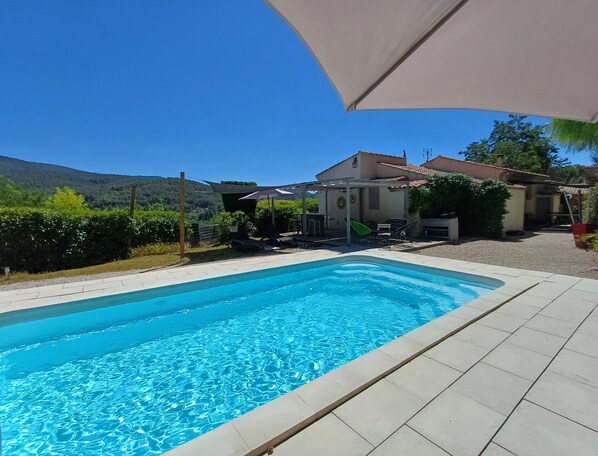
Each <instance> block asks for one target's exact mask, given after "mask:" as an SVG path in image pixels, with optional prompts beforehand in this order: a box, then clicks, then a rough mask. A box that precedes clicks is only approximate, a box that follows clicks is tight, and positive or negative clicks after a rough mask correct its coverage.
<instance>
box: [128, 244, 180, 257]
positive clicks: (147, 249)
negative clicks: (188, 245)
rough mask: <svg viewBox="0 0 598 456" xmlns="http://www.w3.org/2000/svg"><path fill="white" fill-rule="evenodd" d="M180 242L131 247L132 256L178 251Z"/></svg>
mask: <svg viewBox="0 0 598 456" xmlns="http://www.w3.org/2000/svg"><path fill="white" fill-rule="evenodd" d="M178 252H179V245H178V244H163V243H158V244H149V245H142V246H141V247H135V248H134V249H131V258H139V257H144V256H149V255H165V254H167V253H178Z"/></svg>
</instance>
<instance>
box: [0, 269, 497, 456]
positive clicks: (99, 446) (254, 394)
mask: <svg viewBox="0 0 598 456" xmlns="http://www.w3.org/2000/svg"><path fill="white" fill-rule="evenodd" d="M499 285H500V282H498V281H492V280H489V279H482V278H479V277H476V276H466V275H458V274H451V273H447V272H443V271H440V270H432V269H426V268H421V267H412V266H408V265H406V264H402V263H397V262H392V261H386V260H379V261H378V260H373V259H372V258H369V259H367V261H366V260H364V259H360V258H353V259H338V260H326V261H320V262H314V263H308V264H302V265H296V266H292V267H283V268H276V269H274V270H267V271H260V272H254V273H249V274H242V275H237V276H232V277H226V278H221V279H212V280H204V281H201V282H195V283H191V284H184V285H179V286H173V287H164V288H160V289H155V290H150V291H144V292H138V293H130V294H128V295H123V296H116V297H107V298H100V299H94V300H89V301H86V302H81V303H75V304H70V305H67V306H51V307H48V308H45V309H39V310H34V311H25V312H19V313H15V314H12V315H10V314H9V315H0V324H3V325H4V326H3V327H0V334H1V335H2V337H1V338H0V395H1V398H2V400H1V403H0V422H1V423H2V431H3V435H2V436H3V449H4V451H5V454H42V453H43V454H50V453H52V452H54V453H56V454H63V455H67V454H77V455H79V454H98V453H104V454H120V453H126V454H152V453H154V454H160V453H163V452H165V451H167V450H169V449H172V448H174V447H176V446H178V445H180V444H182V443H184V442H186V441H189V440H191V439H193V438H195V437H197V436H199V435H201V434H203V433H205V432H208V431H210V430H212V429H214V428H216V427H218V426H219V425H221V424H223V423H225V422H227V421H230V420H232V419H234V418H236V417H238V416H240V415H242V414H244V413H246V412H248V411H250V410H252V409H254V408H255V407H258V406H260V405H262V404H264V403H266V402H268V401H270V400H272V399H274V398H276V397H278V396H280V395H283V394H285V393H286V392H289V391H291V390H293V389H295V388H297V387H299V386H301V385H303V384H305V383H307V382H309V381H310V380H313V379H315V378H317V377H320V376H321V375H323V374H325V373H327V372H330V371H331V370H333V369H335V368H337V367H339V366H341V365H343V364H345V363H347V362H349V361H351V360H353V359H355V358H357V357H359V356H361V355H363V354H365V353H367V352H369V351H371V350H373V349H375V348H377V347H379V346H381V345H383V344H385V343H386V342H389V341H390V340H393V339H395V338H396V337H399V336H401V335H402V334H405V333H406V332H409V331H411V330H412V329H415V328H417V327H419V326H421V325H422V324H425V323H426V322H428V321H430V320H433V319H435V318H437V317H438V316H440V315H443V314H444V313H447V312H449V311H451V310H453V309H455V308H457V307H459V306H460V305H462V304H464V303H466V302H468V301H471V300H473V299H475V298H477V297H479V296H481V295H482V294H484V293H486V292H488V291H490V290H492V289H494V288H496V287H497V286H499ZM7 323H10V324H7Z"/></svg>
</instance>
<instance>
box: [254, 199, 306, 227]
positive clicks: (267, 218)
mask: <svg viewBox="0 0 598 456" xmlns="http://www.w3.org/2000/svg"><path fill="white" fill-rule="evenodd" d="M296 215H297V210H296V209H295V205H294V204H293V205H290V206H289V205H285V206H280V207H274V223H275V225H276V228H277V229H278V231H280V232H285V231H287V229H288V227H289V220H291V218H293V217H296ZM255 223H256V224H257V225H258V226H260V225H271V224H272V208H270V207H258V208H257V210H256V211H255Z"/></svg>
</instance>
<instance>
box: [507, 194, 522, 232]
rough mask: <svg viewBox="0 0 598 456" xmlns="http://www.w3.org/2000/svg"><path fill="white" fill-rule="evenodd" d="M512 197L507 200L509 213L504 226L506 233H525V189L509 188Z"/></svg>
mask: <svg viewBox="0 0 598 456" xmlns="http://www.w3.org/2000/svg"><path fill="white" fill-rule="evenodd" d="M509 193H511V197H510V198H509V199H508V200H507V213H506V214H505V216H504V219H503V224H504V230H505V231H523V222H524V212H525V206H526V200H525V189H523V188H509Z"/></svg>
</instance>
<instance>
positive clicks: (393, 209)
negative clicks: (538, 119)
mask: <svg viewBox="0 0 598 456" xmlns="http://www.w3.org/2000/svg"><path fill="white" fill-rule="evenodd" d="M444 159H446V157H437V158H436V159H434V160H431V161H429V162H427V163H425V164H424V165H422V166H416V165H411V164H408V163H407V158H406V157H405V156H402V157H401V156H395V155H385V154H377V153H372V152H364V151H359V152H357V153H356V154H354V155H351V156H350V157H348V158H346V159H345V160H342V161H341V162H339V163H337V164H335V165H333V166H331V167H330V168H328V169H325V170H324V171H322V172H320V173H318V174H317V175H316V178H317V179H318V181H320V182H325V181H331V180H336V179H344V178H352V179H358V180H369V181H372V182H377V183H379V184H387V185H382V186H379V187H362V188H352V189H351V191H350V196H349V198H347V195H346V190H342V189H331V190H327V191H321V192H320V194H319V207H320V213H323V214H326V216H327V219H328V225H327V226H328V228H329V229H339V230H341V229H343V228H344V226H345V213H346V212H345V205H346V204H347V203H348V204H351V217H352V218H354V219H357V220H359V221H361V222H363V223H371V224H376V223H381V222H384V221H385V220H388V219H392V218H405V219H407V218H409V215H408V209H409V191H408V190H409V187H413V186H420V185H425V184H426V180H427V179H428V178H429V177H430V176H432V175H435V174H445V173H447V172H458V173H464V174H469V175H471V176H472V177H473V178H474V179H475V180H478V181H479V180H481V179H486V178H490V179H497V180H507V179H505V178H504V176H505V174H504V171H506V169H502V170H501V169H499V167H496V166H492V165H481V166H479V167H478V166H475V165H478V164H477V163H472V162H465V161H464V160H455V159H447V160H444ZM449 160H450V162H449ZM470 164H471V165H473V166H470ZM470 168H471V169H470ZM501 171H502V172H503V174H501ZM508 171H509V173H510V174H508V175H509V176H513V177H514V176H517V177H518V178H523V179H525V178H530V177H534V178H535V179H536V180H535V181H534V182H537V181H538V179H540V176H541V175H535V174H532V173H525V172H521V171H516V170H508ZM484 173H485V174H484ZM530 175H531V176H530ZM501 176H502V178H501ZM547 177H548V176H541V178H542V179H545V178H547ZM506 183H507V187H508V189H509V192H510V193H511V198H510V199H509V200H508V201H507V211H508V212H507V214H506V216H505V220H504V228H505V231H521V230H523V224H524V215H525V213H526V211H527V210H529V207H530V203H529V196H528V195H529V193H530V190H528V191H527V192H526V190H527V187H526V186H525V185H520V184H514V183H510V182H508V180H507V182H506ZM534 185H536V184H534ZM534 190H535V189H534Z"/></svg>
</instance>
